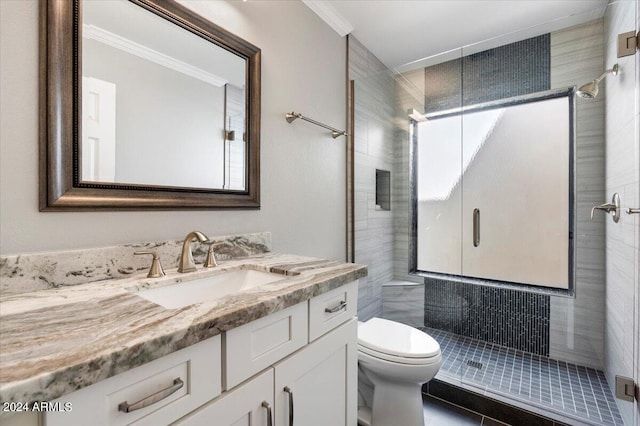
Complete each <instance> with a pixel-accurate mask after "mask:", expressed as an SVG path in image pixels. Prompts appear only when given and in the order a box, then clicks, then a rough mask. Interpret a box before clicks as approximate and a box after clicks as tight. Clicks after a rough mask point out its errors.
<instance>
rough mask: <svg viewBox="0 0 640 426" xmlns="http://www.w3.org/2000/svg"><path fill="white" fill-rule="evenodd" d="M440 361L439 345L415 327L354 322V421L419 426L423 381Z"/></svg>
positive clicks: (377, 321)
mask: <svg viewBox="0 0 640 426" xmlns="http://www.w3.org/2000/svg"><path fill="white" fill-rule="evenodd" d="M441 364H442V355H441V354H440V345H439V344H438V342H436V341H435V340H434V339H433V338H432V337H431V336H429V335H428V334H427V333H424V332H422V331H420V330H418V329H416V328H414V327H410V326H408V325H405V324H401V323H398V322H395V321H389V320H385V319H382V318H372V319H370V320H369V321H367V322H359V323H358V423H359V424H360V425H363V426H399V425H402V426H424V414H423V411H422V384H423V383H426V382H428V381H429V380H431V379H432V378H433V376H435V375H436V373H437V372H438V370H439V369H440V365H441Z"/></svg>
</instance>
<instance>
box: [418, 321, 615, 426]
mask: <svg viewBox="0 0 640 426" xmlns="http://www.w3.org/2000/svg"><path fill="white" fill-rule="evenodd" d="M423 330H424V331H425V332H427V333H429V335H430V336H431V337H433V338H434V339H435V340H436V341H438V343H439V344H440V348H441V350H442V366H441V367H440V371H439V372H438V374H437V375H436V379H438V380H440V381H442V382H445V383H448V384H450V385H454V386H459V387H462V388H464V389H467V390H469V391H471V392H475V393H480V394H482V395H484V396H486V397H489V398H493V399H496V400H498V401H501V402H503V403H506V404H508V405H512V406H515V407H518V408H521V409H524V410H528V411H532V412H535V413H540V414H543V415H545V416H547V417H549V418H553V419H555V420H556V421H560V422H563V423H568V424H575V425H607V426H610V425H623V424H624V423H623V421H622V417H621V416H620V413H619V411H618V407H617V405H616V402H615V400H614V398H613V395H612V393H611V390H610V388H609V385H608V384H607V380H606V378H605V376H604V373H603V372H602V371H599V370H596V369H593V368H589V367H583V366H580V365H576V364H571V363H567V362H564V361H557V360H554V359H551V358H547V357H544V356H540V355H536V354H532V353H529V352H524V351H521V350H516V349H512V348H507V347H504V346H499V345H496V344H493V343H490V342H485V341H482V340H477V339H472V338H469V337H465V336H460V335H457V334H454V333H450V332H447V331H443V330H439V329H435V328H428V327H425V328H423Z"/></svg>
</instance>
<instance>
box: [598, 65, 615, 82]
mask: <svg viewBox="0 0 640 426" xmlns="http://www.w3.org/2000/svg"><path fill="white" fill-rule="evenodd" d="M607 74H613V75H618V64H615V65H614V66H613V68H611V69H608V70H606V71H605V72H603V73H602V74H600V77H598V78H596V79H595V80H594V81H595V82H596V83H600V82H601V81H602V79H603V78H605V77H606V76H607Z"/></svg>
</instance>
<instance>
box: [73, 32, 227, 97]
mask: <svg viewBox="0 0 640 426" xmlns="http://www.w3.org/2000/svg"><path fill="white" fill-rule="evenodd" d="M82 37H84V38H88V39H91V40H96V41H98V42H100V43H104V44H106V45H108V46H111V47H113V48H115V49H119V50H122V51H123V52H127V53H130V54H132V55H135V56H138V57H140V58H143V59H146V60H148V61H151V62H154V63H156V64H158V65H162V66H163V67H165V68H169V69H171V70H173V71H177V72H179V73H182V74H185V75H188V76H190V77H193V78H196V79H198V80H201V81H204V82H205V83H209V84H211V85H213V86H216V87H222V86H224V85H225V84H227V83H228V81H227V80H225V79H223V78H222V77H219V76H217V75H215V74H212V73H210V72H208V71H205V70H203V69H202V68H198V67H194V66H193V65H190V64H188V63H186V62H183V61H180V60H178V59H176V58H174V57H172V56H169V55H165V54H164V53H160V52H158V51H157V50H153V49H151V48H149V47H147V46H144V45H142V44H139V43H136V42H135V41H132V40H129V39H128V38H125V37H122V36H119V35H117V34H114V33H112V32H110V31H107V30H105V29H103V28H100V27H97V26H95V25H87V24H84V25H82Z"/></svg>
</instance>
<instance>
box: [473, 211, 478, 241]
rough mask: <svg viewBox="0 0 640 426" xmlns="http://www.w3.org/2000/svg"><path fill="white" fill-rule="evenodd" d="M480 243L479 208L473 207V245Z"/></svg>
mask: <svg viewBox="0 0 640 426" xmlns="http://www.w3.org/2000/svg"><path fill="white" fill-rule="evenodd" d="M479 245H480V209H473V246H474V247H478V246H479Z"/></svg>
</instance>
